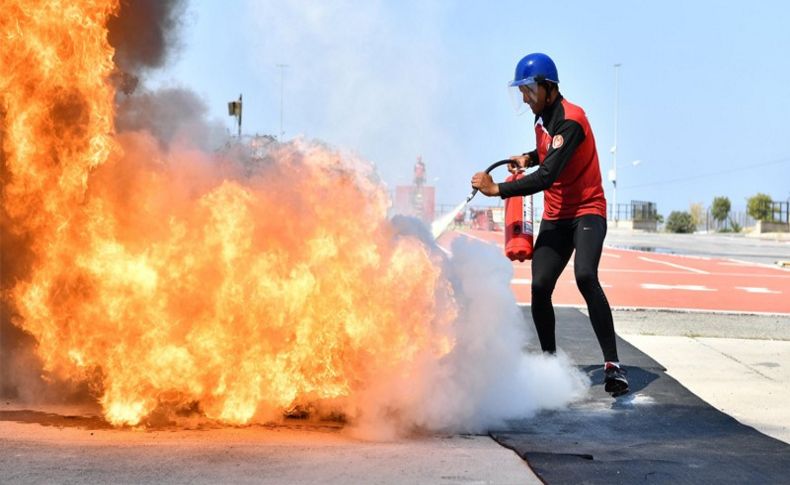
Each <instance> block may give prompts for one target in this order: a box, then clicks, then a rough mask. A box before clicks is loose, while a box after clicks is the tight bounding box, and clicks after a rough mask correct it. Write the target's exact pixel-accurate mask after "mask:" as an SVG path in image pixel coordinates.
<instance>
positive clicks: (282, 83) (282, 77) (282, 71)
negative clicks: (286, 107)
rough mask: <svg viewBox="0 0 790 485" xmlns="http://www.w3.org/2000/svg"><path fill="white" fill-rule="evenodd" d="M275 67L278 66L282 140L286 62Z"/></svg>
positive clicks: (281, 138) (281, 139)
mask: <svg viewBox="0 0 790 485" xmlns="http://www.w3.org/2000/svg"><path fill="white" fill-rule="evenodd" d="M277 67H278V68H280V141H283V136H284V135H285V131H283V99H284V97H285V96H284V92H285V69H286V68H287V67H288V64H277Z"/></svg>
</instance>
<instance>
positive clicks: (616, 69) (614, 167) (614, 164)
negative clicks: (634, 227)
mask: <svg viewBox="0 0 790 485" xmlns="http://www.w3.org/2000/svg"><path fill="white" fill-rule="evenodd" d="M621 65H622V64H619V63H618V64H615V65H614V145H613V146H612V175H613V177H612V178H613V180H612V185H613V186H614V192H613V195H614V196H613V199H614V220H615V222H617V221H618V220H619V219H620V211H619V210H618V207H617V103H618V101H619V100H618V95H619V93H618V88H619V86H618V84H619V83H618V81H619V79H618V78H619V72H620V66H621Z"/></svg>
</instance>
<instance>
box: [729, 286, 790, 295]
mask: <svg viewBox="0 0 790 485" xmlns="http://www.w3.org/2000/svg"><path fill="white" fill-rule="evenodd" d="M735 288H737V289H739V290H743V291H745V292H746V293H762V294H769V295H778V294H781V293H782V292H781V291H776V290H769V289H768V288H756V287H752V286H736V287H735Z"/></svg>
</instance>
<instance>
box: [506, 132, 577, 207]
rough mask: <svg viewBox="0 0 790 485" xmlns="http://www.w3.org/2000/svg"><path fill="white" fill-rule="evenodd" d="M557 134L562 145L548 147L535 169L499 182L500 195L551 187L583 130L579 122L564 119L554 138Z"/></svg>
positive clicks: (521, 193)
mask: <svg viewBox="0 0 790 485" xmlns="http://www.w3.org/2000/svg"><path fill="white" fill-rule="evenodd" d="M557 136H562V140H563V142H562V145H561V146H560V147H559V148H554V147H553V146H552V147H549V151H548V153H546V158H545V159H544V160H543V163H542V164H541V165H540V168H539V169H537V170H536V171H534V172H532V173H530V174H527V175H526V176H524V177H522V178H520V179H518V180H514V181H513V182H502V183H500V184H499V196H500V197H502V198H503V199H507V198H508V197H515V196H524V195H531V194H535V193H538V192H540V191H543V190H546V189H548V188H549V187H551V184H553V183H554V181H555V180H557V177H559V175H560V172H562V169H564V168H565V165H567V164H568V160H570V159H571V157H572V156H573V152H575V151H576V148H578V146H579V145H580V144H581V142H582V141H584V130H583V129H582V127H581V125H580V124H579V123H577V122H575V121H573V120H565V121H563V122H562V124H561V125H560V127H559V129H558V130H557V132H556V133H555V134H554V138H556V137H557ZM554 138H553V139H554ZM535 158H537V157H535Z"/></svg>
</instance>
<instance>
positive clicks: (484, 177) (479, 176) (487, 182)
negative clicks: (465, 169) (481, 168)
mask: <svg viewBox="0 0 790 485" xmlns="http://www.w3.org/2000/svg"><path fill="white" fill-rule="evenodd" d="M472 187H474V188H476V189H478V190H479V191H480V192H482V193H483V194H485V195H487V196H489V197H493V196H495V195H499V184H495V183H494V179H493V178H492V177H491V175H490V174H487V173H485V172H477V173H476V174H474V175H473V176H472Z"/></svg>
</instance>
